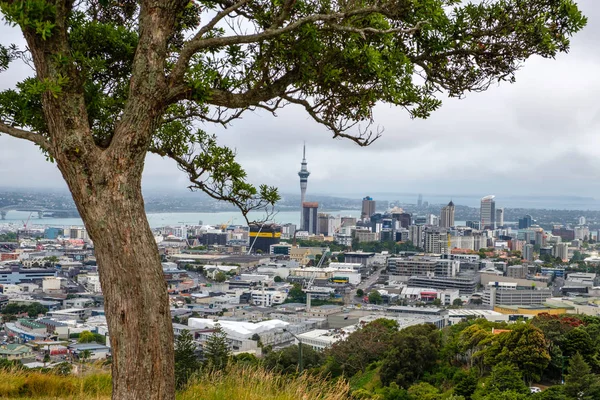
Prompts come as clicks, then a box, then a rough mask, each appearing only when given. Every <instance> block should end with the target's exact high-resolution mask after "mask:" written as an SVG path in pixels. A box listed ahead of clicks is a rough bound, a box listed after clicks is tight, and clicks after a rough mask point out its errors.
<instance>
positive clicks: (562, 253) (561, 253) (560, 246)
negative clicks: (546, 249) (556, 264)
mask: <svg viewBox="0 0 600 400" xmlns="http://www.w3.org/2000/svg"><path fill="white" fill-rule="evenodd" d="M552 256H553V257H555V258H557V257H558V258H560V259H561V260H563V261H567V260H568V259H569V244H568V243H556V244H555V245H554V248H553V252H552Z"/></svg>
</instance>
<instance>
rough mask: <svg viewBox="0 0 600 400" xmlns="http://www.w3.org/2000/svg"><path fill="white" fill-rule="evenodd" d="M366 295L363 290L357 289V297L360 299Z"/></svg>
mask: <svg viewBox="0 0 600 400" xmlns="http://www.w3.org/2000/svg"><path fill="white" fill-rule="evenodd" d="M364 295H365V291H364V290H362V289H357V290H356V296H358V297H363V296H364Z"/></svg>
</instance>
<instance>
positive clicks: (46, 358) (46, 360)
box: [44, 352, 51, 368]
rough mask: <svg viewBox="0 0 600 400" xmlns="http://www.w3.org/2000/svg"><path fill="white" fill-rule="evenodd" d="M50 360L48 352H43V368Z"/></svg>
mask: <svg viewBox="0 0 600 400" xmlns="http://www.w3.org/2000/svg"><path fill="white" fill-rule="evenodd" d="M50 361H51V359H50V353H49V352H45V353H44V368H45V367H46V364H48V363H49V362H50Z"/></svg>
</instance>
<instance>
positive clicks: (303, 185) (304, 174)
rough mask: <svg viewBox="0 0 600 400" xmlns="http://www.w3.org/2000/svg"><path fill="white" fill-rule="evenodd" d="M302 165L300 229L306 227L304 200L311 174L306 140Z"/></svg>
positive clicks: (300, 174) (299, 174) (300, 175)
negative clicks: (307, 158)
mask: <svg viewBox="0 0 600 400" xmlns="http://www.w3.org/2000/svg"><path fill="white" fill-rule="evenodd" d="M300 165H301V167H300V171H299V172H298V176H299V177H300V229H304V201H305V200H306V186H307V184H308V176H309V175H310V172H308V169H307V168H306V142H304V146H303V147H302V163H301V164H300Z"/></svg>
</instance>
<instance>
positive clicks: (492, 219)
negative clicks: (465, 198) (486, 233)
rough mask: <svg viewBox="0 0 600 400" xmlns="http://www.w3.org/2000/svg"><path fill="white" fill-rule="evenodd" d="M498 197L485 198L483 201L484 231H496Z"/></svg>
mask: <svg viewBox="0 0 600 400" xmlns="http://www.w3.org/2000/svg"><path fill="white" fill-rule="evenodd" d="M495 197H496V196H493V195H490V196H485V197H483V198H482V199H481V209H480V215H481V227H482V229H496V202H495V201H494V198H495Z"/></svg>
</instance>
